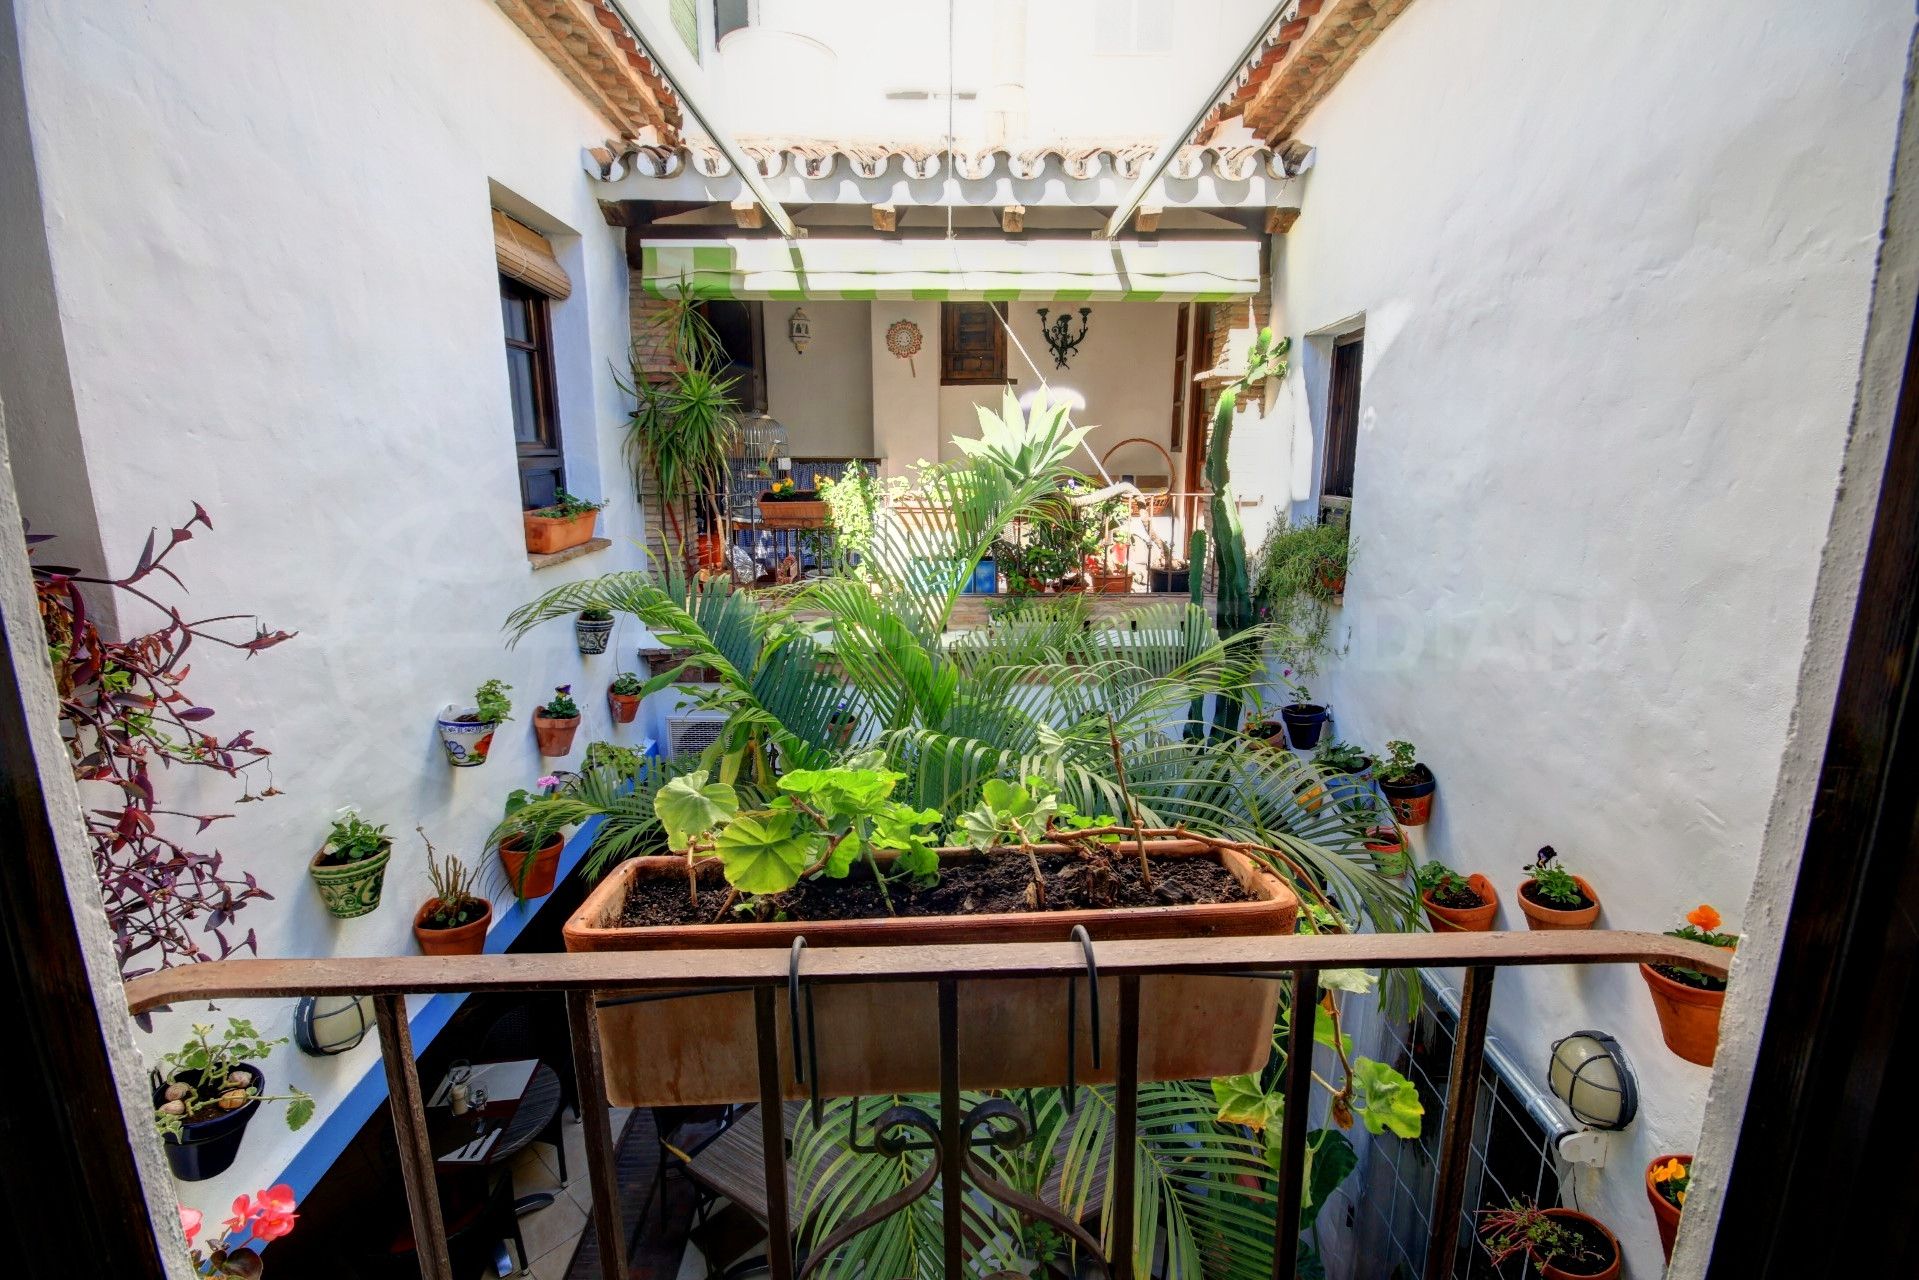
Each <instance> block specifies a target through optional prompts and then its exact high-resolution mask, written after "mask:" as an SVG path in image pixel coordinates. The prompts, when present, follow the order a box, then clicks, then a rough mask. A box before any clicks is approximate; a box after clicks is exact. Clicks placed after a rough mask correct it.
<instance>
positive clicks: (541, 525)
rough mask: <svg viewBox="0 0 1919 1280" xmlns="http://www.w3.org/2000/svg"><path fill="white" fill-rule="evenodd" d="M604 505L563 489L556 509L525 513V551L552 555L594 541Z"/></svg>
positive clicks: (556, 500) (556, 503) (555, 501)
mask: <svg viewBox="0 0 1919 1280" xmlns="http://www.w3.org/2000/svg"><path fill="white" fill-rule="evenodd" d="M605 505H606V504H605V503H604V502H588V501H587V500H586V499H585V498H576V497H574V496H573V495H572V494H570V493H568V492H567V491H566V490H564V489H561V490H560V491H559V492H558V493H556V494H554V501H553V505H552V506H550V507H541V508H540V509H539V510H537V511H527V512H523V513H522V523H523V524H524V525H525V526H526V549H527V551H528V552H529V553H531V554H533V555H551V554H553V553H554V552H555V551H565V550H566V549H567V548H568V547H577V546H580V545H581V544H583V543H587V542H591V541H592V540H593V525H594V522H596V521H597V520H598V519H599V518H600V508H601V507H604V506H605Z"/></svg>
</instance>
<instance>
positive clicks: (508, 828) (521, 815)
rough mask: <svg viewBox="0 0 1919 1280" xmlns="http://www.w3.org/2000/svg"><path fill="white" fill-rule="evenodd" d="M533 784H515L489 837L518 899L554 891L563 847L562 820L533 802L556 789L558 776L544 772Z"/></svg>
mask: <svg viewBox="0 0 1919 1280" xmlns="http://www.w3.org/2000/svg"><path fill="white" fill-rule="evenodd" d="M535 785H536V786H538V787H539V788H540V790H539V791H537V792H535V791H528V790H526V789H524V788H516V789H515V790H514V791H513V792H512V793H511V794H510V795H508V796H507V798H506V811H505V814H504V815H503V816H502V818H501V820H500V824H499V826H497V827H495V828H494V829H493V835H492V836H491V838H490V839H489V841H488V843H490V844H491V845H492V846H493V848H494V849H495V851H496V852H498V854H499V856H500V866H501V868H502V869H504V870H505V872H506V882H507V884H508V885H509V886H510V887H511V888H512V890H513V896H514V897H515V898H517V899H518V900H519V901H521V902H526V901H528V900H530V899H533V898H544V897H545V896H546V895H547V894H549V893H552V892H553V885H554V883H555V881H557V880H558V878H559V867H560V853H561V851H562V850H563V849H565V847H566V836H565V834H564V833H563V832H562V831H561V829H560V828H561V826H562V825H563V822H562V821H560V820H557V819H549V817H548V816H547V811H546V810H543V809H540V808H537V807H534V806H533V802H534V801H535V800H537V799H539V798H541V797H542V796H551V795H553V794H554V793H555V792H557V791H558V790H559V789H560V785H561V780H560V779H559V778H558V777H556V776H554V775H553V774H547V775H546V776H544V777H542V778H541V779H540V780H539V781H538V782H537V783H536V784H535Z"/></svg>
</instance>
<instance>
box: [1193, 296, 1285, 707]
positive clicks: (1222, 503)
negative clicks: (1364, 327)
mask: <svg viewBox="0 0 1919 1280" xmlns="http://www.w3.org/2000/svg"><path fill="white" fill-rule="evenodd" d="M1292 345H1293V340H1292V339H1291V338H1281V339H1279V340H1278V341H1277V342H1275V341H1274V340H1273V331H1272V330H1271V329H1261V330H1260V331H1259V336H1258V337H1256V338H1254V339H1253V345H1252V349H1251V350H1250V351H1249V352H1247V357H1246V371H1245V372H1244V373H1242V374H1240V375H1239V377H1237V378H1235V379H1233V380H1232V381H1231V382H1229V383H1227V384H1226V386H1225V387H1224V388H1223V389H1222V390H1221V391H1220V393H1219V403H1218V404H1217V405H1216V406H1214V408H1213V433H1212V435H1211V437H1209V438H1208V439H1207V441H1206V483H1207V485H1208V486H1209V487H1210V488H1211V489H1212V491H1213V498H1212V508H1211V518H1210V520H1209V522H1208V523H1210V524H1211V526H1212V535H1213V536H1212V543H1213V568H1214V575H1213V576H1214V579H1215V581H1216V583H1217V591H1218V593H1219V603H1218V608H1217V614H1216V616H1217V618H1218V622H1219V634H1220V636H1221V638H1222V639H1224V638H1230V637H1231V636H1233V635H1236V634H1238V633H1239V632H1241V631H1244V630H1246V629H1247V628H1248V627H1250V626H1252V625H1253V622H1254V617H1253V588H1252V578H1251V575H1250V573H1249V571H1248V569H1247V565H1246V530H1245V529H1244V528H1243V527H1242V526H1241V525H1240V522H1239V502H1238V500H1237V499H1236V498H1235V497H1234V496H1233V482H1232V478H1231V474H1230V471H1229V468H1228V466H1227V458H1226V455H1227V453H1228V451H1229V450H1230V449H1231V447H1232V442H1233V410H1234V408H1235V407H1236V406H1237V405H1238V404H1239V398H1240V396H1241V395H1243V394H1245V393H1247V392H1249V391H1250V392H1253V393H1255V394H1257V393H1258V390H1259V388H1260V387H1261V386H1262V385H1263V384H1264V383H1265V381H1266V380H1267V379H1268V378H1284V377H1285V376H1286V370H1287V367H1288V366H1287V359H1286V356H1287V352H1289V351H1290V350H1291V349H1292ZM1238 729H1239V701H1238V699H1235V698H1221V699H1219V700H1218V701H1217V702H1216V703H1215V704H1214V707H1213V736H1214V737H1215V738H1218V737H1222V736H1224V735H1226V734H1229V733H1233V732H1236V731H1237V730H1238Z"/></svg>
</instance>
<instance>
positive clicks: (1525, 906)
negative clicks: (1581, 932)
mask: <svg viewBox="0 0 1919 1280" xmlns="http://www.w3.org/2000/svg"><path fill="white" fill-rule="evenodd" d="M1558 857H1559V851H1558V850H1556V849H1554V848H1553V847H1552V846H1551V845H1545V846H1544V847H1542V848H1541V849H1540V850H1539V852H1538V853H1537V854H1535V855H1533V860H1532V861H1531V862H1530V863H1528V864H1527V865H1526V866H1524V867H1521V868H1520V870H1522V871H1524V872H1525V873H1526V876H1527V880H1526V883H1524V884H1522V885H1520V886H1519V909H1520V910H1521V911H1523V912H1525V913H1526V927H1527V928H1528V929H1590V928H1592V927H1593V921H1595V920H1597V919H1598V918H1599V894H1598V893H1597V892H1595V891H1594V889H1593V887H1592V885H1590V884H1588V883H1587V882H1586V877H1584V876H1576V875H1574V874H1573V873H1572V872H1570V871H1568V870H1566V868H1565V867H1563V866H1555V865H1554V862H1555V861H1556V860H1557V859H1558Z"/></svg>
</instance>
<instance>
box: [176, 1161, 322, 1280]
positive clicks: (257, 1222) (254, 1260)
mask: <svg viewBox="0 0 1919 1280" xmlns="http://www.w3.org/2000/svg"><path fill="white" fill-rule="evenodd" d="M296 1207H297V1206H296V1204H295V1202H294V1198H293V1188H292V1187H290V1186H288V1185H287V1184H286V1183H284V1182H282V1183H280V1184H279V1185H277V1186H272V1187H268V1188H266V1189H265V1190H263V1191H260V1192H257V1193H255V1194H254V1196H253V1197H251V1198H249V1197H247V1196H244V1195H242V1196H240V1197H238V1198H237V1199H235V1200H234V1202H233V1216H232V1217H230V1218H228V1219H227V1220H226V1221H225V1222H223V1223H221V1224H220V1230H221V1232H222V1233H223V1235H222V1236H221V1239H220V1242H219V1243H218V1244H215V1245H212V1246H210V1247H209V1248H208V1249H207V1250H206V1252H204V1253H202V1252H201V1251H200V1247H199V1245H198V1244H196V1243H195V1238H196V1237H197V1236H198V1235H199V1234H200V1227H201V1224H202V1223H203V1222H204V1221H205V1219H204V1217H203V1215H202V1214H201V1213H200V1211H199V1210H198V1209H194V1208H190V1207H188V1206H187V1205H181V1206H179V1208H180V1231H181V1233H182V1234H184V1235H185V1236H186V1238H187V1246H188V1248H190V1249H191V1250H192V1256H193V1273H194V1274H195V1275H198V1276H239V1277H244V1278H245V1280H255V1277H257V1276H259V1275H260V1273H261V1272H262V1271H263V1270H264V1269H265V1267H266V1263H265V1261H264V1260H263V1259H262V1258H261V1257H260V1251H259V1250H258V1249H256V1248H254V1246H255V1245H256V1244H257V1245H265V1244H267V1243H268V1242H269V1241H273V1240H278V1239H279V1238H280V1237H281V1236H284V1235H286V1234H287V1233H288V1232H290V1231H292V1230H293V1224H294V1223H295V1222H296V1221H298V1220H299V1217H300V1215H299V1214H297V1213H295V1212H294V1209H295V1208H296Z"/></svg>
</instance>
